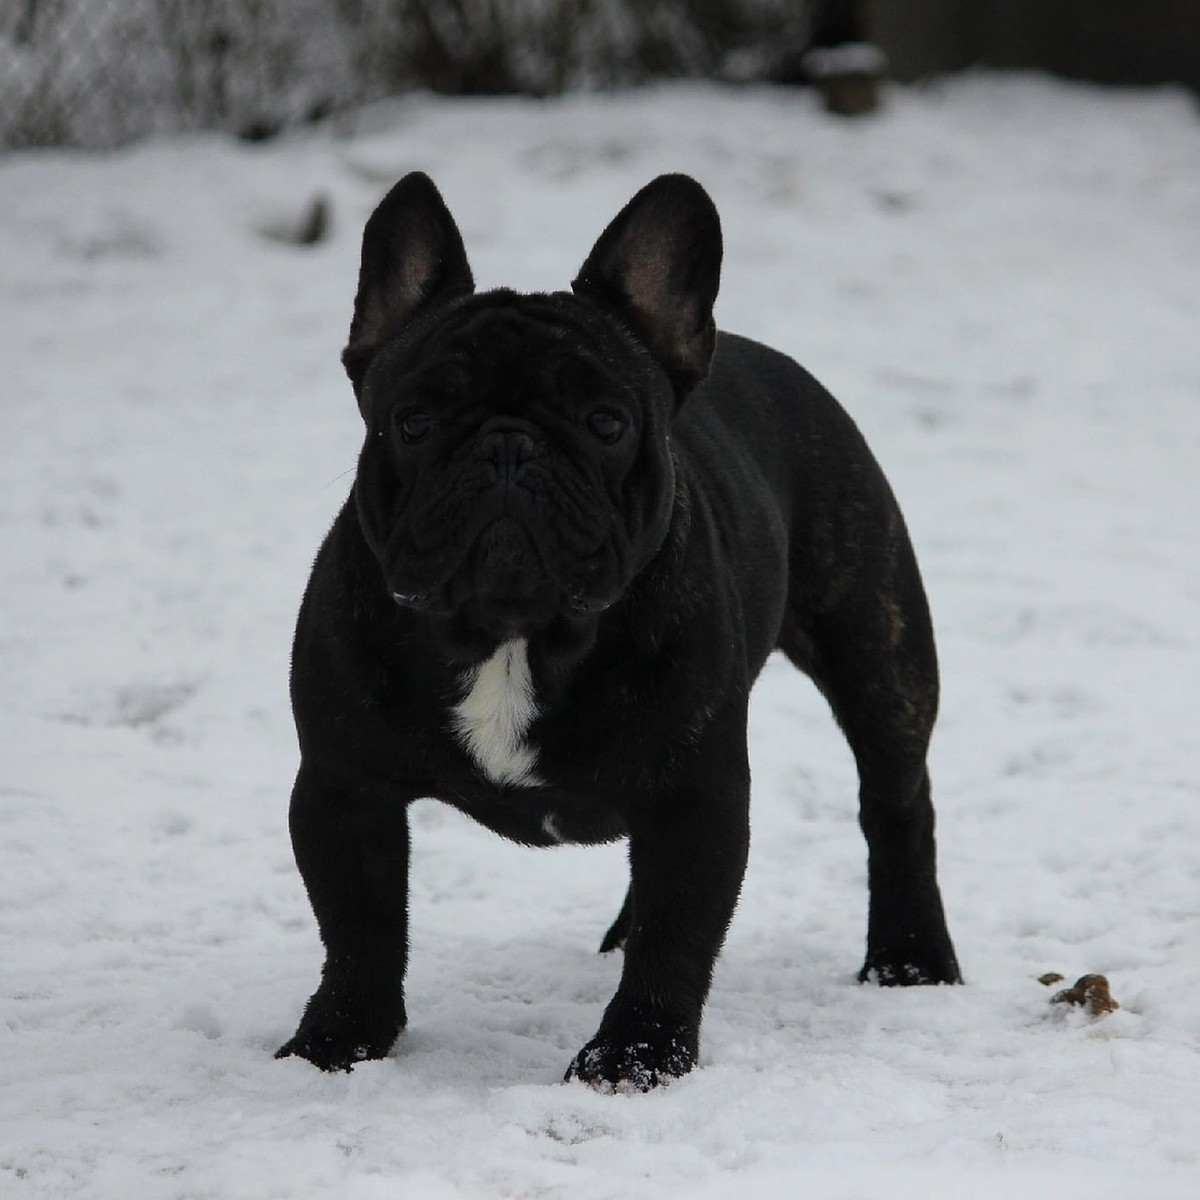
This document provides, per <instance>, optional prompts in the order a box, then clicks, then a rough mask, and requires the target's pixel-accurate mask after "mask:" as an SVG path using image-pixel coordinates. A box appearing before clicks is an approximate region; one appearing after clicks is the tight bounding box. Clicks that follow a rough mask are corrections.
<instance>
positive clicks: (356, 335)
mask: <svg viewBox="0 0 1200 1200" xmlns="http://www.w3.org/2000/svg"><path fill="white" fill-rule="evenodd" d="M474 287H475V281H474V279H473V278H472V277H471V268H470V266H469V265H468V263H467V253H466V251H465V250H464V249H463V242H462V235H461V234H460V233H459V232H458V226H457V225H455V223H454V218H453V217H452V216H451V215H450V210H449V209H448V208H447V207H446V202H445V201H444V200H443V199H442V196H441V193H440V192H439V191H438V190H437V188H436V187H434V186H433V180H431V179H430V178H429V176H428V175H426V174H424V172H422V171H413V172H411V173H410V174H408V175H405V176H404V178H403V179H401V180H400V182H399V183H397V184H396V185H395V187H393V188H392V190H391V191H390V192H388V194H387V195H386V196H384V198H383V199H382V200H381V201H380V202H379V206H378V207H377V208H376V209H375V211H374V212H373V213H372V214H371V217H370V219H369V220H368V221H367V225H366V228H365V229H364V230H363V241H362V264H361V266H360V267H359V273H358V294H357V295H356V296H355V298H354V319H353V321H351V323H350V340H349V342H348V343H347V345H346V349H345V350H343V351H342V364H343V366H345V368H346V374H347V375H349V376H350V382H351V383H352V384H353V385H354V390H355V391H356V392H357V391H358V389H359V386H360V385H361V384H362V378H363V375H365V374H366V370H367V367H368V365H369V364H370V362H371V359H372V358H373V357H374V356H375V353H376V352H377V351H378V350H379V348H380V347H381V346H382V345H383V344H384V342H386V341H387V340H388V339H389V338H390V337H393V336H394V335H395V334H396V333H397V332H399V330H400V329H401V328H403V326H404V325H405V323H406V322H407V321H409V320H410V319H411V318H412V317H413V316H414V314H416V313H417V312H418V311H419V310H420V309H422V308H423V307H425V305H427V304H431V303H433V302H435V301H438V300H448V299H451V298H453V297H456V296H463V295H467V294H468V293H470V292H471V291H473V290H474Z"/></svg>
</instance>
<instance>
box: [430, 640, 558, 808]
mask: <svg viewBox="0 0 1200 1200" xmlns="http://www.w3.org/2000/svg"><path fill="white" fill-rule="evenodd" d="M462 685H463V693H464V694H463V698H462V700H461V701H460V702H459V703H458V704H457V705H455V706H454V708H452V709H451V710H450V721H451V726H452V727H453V729H454V734H455V736H456V737H457V739H458V742H459V745H461V746H462V748H463V749H464V750H465V751H466V752H467V753H468V754H469V755H470V756H471V758H472V760H473V761H474V762H475V765H476V766H477V767H478V768H479V770H480V771H481V772H482V773H483V774H484V776H485V777H486V778H488V779H489V780H491V782H492V783H495V784H517V785H525V786H537V785H538V784H539V783H540V782H541V781H540V780H539V779H538V778H537V776H536V774H535V773H534V768H535V767H536V765H537V753H536V751H535V750H534V749H533V748H532V747H531V746H530V745H529V744H528V743H527V742H526V740H525V737H526V734H527V733H528V732H529V726H530V725H531V724H532V723H533V719H534V718H535V717H536V716H537V715H538V705H537V698H536V696H535V695H534V689H533V678H532V676H531V675H530V672H529V654H528V646H527V643H526V641H525V639H524V638H514V639H512V640H511V641H507V642H502V643H501V644H500V645H499V646H498V647H497V648H496V651H495V653H493V655H492V656H491V658H489V659H487V661H486V662H482V663H480V664H479V665H478V666H476V667H472V668H471V669H470V670H469V671H467V672H465V673H464V675H463V677H462Z"/></svg>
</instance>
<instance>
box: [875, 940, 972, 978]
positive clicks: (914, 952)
mask: <svg viewBox="0 0 1200 1200" xmlns="http://www.w3.org/2000/svg"><path fill="white" fill-rule="evenodd" d="M858 982H859V983H877V984H879V986H880V987H914V986H919V985H921V984H937V983H962V972H961V971H960V970H959V969H958V959H957V958H955V956H954V947H953V946H952V945H951V944H950V941H949V939H946V940H945V942H944V943H943V942H942V941H941V940H940V939H939V940H938V941H936V942H935V943H934V944H932V945H926V946H918V945H916V944H910V945H905V946H902V947H886V946H885V947H882V948H880V949H878V950H870V951H868V953H867V961H866V962H865V963H864V964H863V968H862V970H861V971H859V973H858Z"/></svg>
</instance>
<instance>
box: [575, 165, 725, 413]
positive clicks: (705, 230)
mask: <svg viewBox="0 0 1200 1200" xmlns="http://www.w3.org/2000/svg"><path fill="white" fill-rule="evenodd" d="M720 281H721V221H720V218H719V217H718V216H717V210H716V208H715V206H714V205H713V202H712V201H711V200H710V199H709V196H708V193H707V192H706V191H705V190H704V189H703V188H702V187H701V186H700V185H699V184H698V183H697V182H696V181H695V180H694V179H691V178H690V177H688V176H687V175H660V176H659V177H658V178H657V179H655V180H653V181H652V182H650V183H648V184H647V185H646V186H645V187H644V188H642V190H641V191H640V192H638V194H637V195H636V196H634V198H633V199H632V200H630V202H629V203H628V204H627V205H625V207H624V208H623V209H622V210H621V211H620V212H619V213H618V214H617V216H616V217H615V218H614V219H613V222H612V224H611V225H609V227H608V228H607V229H606V230H605V231H604V232H603V233H602V234H601V235H600V239H599V240H598V241H597V242H596V244H595V246H594V247H593V248H592V252H591V254H589V255H588V257H587V261H586V262H585V263H584V264H583V266H582V267H581V268H580V271H579V275H578V276H577V277H576V279H575V282H574V283H573V284H572V285H571V287H572V289H573V290H574V292H575V294H576V295H579V296H585V297H587V298H588V299H590V300H594V301H596V302H597V303H599V304H602V305H604V306H605V307H607V308H609V309H611V310H613V311H615V312H616V313H617V315H618V316H619V317H621V318H622V319H623V320H624V321H625V322H626V323H627V324H628V325H629V326H630V327H631V329H632V331H633V333H634V334H635V335H636V336H637V337H638V338H639V339H640V340H641V341H642V342H643V343H644V344H645V346H646V348H647V349H648V350H649V351H650V353H651V354H653V355H654V357H655V358H656V359H657V360H658V361H659V362H660V363H661V364H662V366H663V367H664V368H666V371H667V373H668V375H670V377H671V381H672V383H674V385H675V392H676V395H677V396H678V397H679V398H680V399H682V398H683V397H684V396H685V395H687V393H688V392H690V391H691V390H692V388H694V387H695V386H696V385H697V384H698V383H700V382H701V381H702V380H703V379H704V377H705V376H706V375H707V374H708V364H709V361H710V359H711V358H712V352H713V347H714V346H715V344H716V336H717V331H716V326H715V325H714V324H713V316H712V309H713V303H714V302H715V301H716V298H717V288H718V286H719V284H720Z"/></svg>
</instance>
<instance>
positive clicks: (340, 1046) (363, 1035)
mask: <svg viewBox="0 0 1200 1200" xmlns="http://www.w3.org/2000/svg"><path fill="white" fill-rule="evenodd" d="M313 999H314V1001H315V1000H316V997H314V998H313ZM403 1026H404V1022H403V1020H395V1019H393V1020H389V1021H386V1022H382V1021H361V1020H359V1021H354V1020H351V1019H350V1018H349V1017H348V1015H347V1014H346V1013H345V1012H342V1011H338V1010H337V1009H333V1010H331V1011H326V1008H325V1006H324V1005H322V1004H318V1003H313V1002H310V1004H309V1006H308V1008H307V1009H306V1010H305V1013H304V1017H303V1019H302V1020H301V1021H300V1028H299V1029H297V1030H296V1032H295V1035H294V1036H293V1037H291V1038H289V1039H288V1041H286V1042H284V1044H283V1045H282V1046H280V1047H279V1049H278V1050H276V1051H275V1057H276V1058H303V1059H307V1060H308V1061H309V1062H310V1063H312V1064H313V1066H315V1067H320V1068H321V1070H322V1071H349V1070H350V1069H351V1068H352V1067H353V1066H354V1064H355V1063H360V1062H367V1061H368V1060H370V1059H376V1058H386V1057H387V1055H388V1052H389V1051H390V1050H391V1048H392V1046H393V1044H394V1043H395V1041H396V1038H397V1037H398V1036H399V1035H400V1030H401V1029H402V1028H403Z"/></svg>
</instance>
